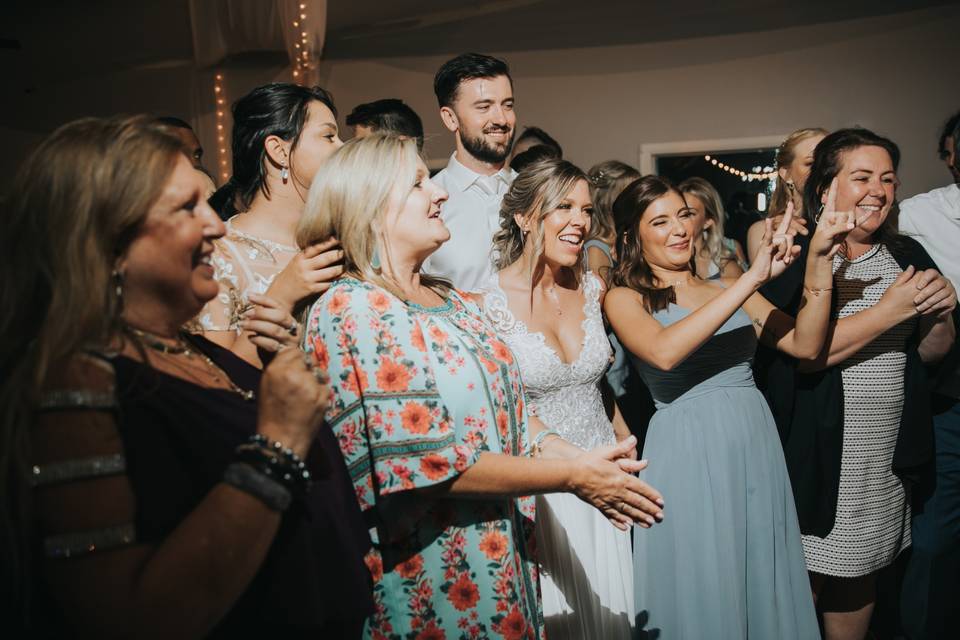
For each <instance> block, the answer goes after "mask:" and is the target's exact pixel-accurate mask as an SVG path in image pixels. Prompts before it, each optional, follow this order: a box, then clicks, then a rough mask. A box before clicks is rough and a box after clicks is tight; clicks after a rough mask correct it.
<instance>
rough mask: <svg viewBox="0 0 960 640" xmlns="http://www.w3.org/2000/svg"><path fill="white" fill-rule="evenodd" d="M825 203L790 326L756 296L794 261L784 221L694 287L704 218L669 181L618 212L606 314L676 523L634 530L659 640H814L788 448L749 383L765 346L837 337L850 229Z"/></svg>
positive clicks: (650, 474) (642, 611)
mask: <svg viewBox="0 0 960 640" xmlns="http://www.w3.org/2000/svg"><path fill="white" fill-rule="evenodd" d="M832 204H833V203H832V201H831V203H830V206H828V208H827V211H826V212H825V213H824V215H823V217H822V219H821V224H820V225H819V226H818V228H817V231H816V233H815V235H814V237H813V239H812V240H811V250H810V255H809V257H808V258H807V260H806V271H805V274H806V275H805V279H804V292H805V293H804V299H805V305H804V306H803V308H802V309H801V310H800V312H799V313H798V314H797V316H796V320H795V319H794V318H793V317H791V316H788V315H786V314H784V313H783V312H781V311H779V310H777V309H776V308H775V307H774V306H773V305H772V304H770V303H769V302H768V301H767V300H765V299H764V298H763V297H762V296H760V295H759V294H758V293H757V290H758V289H759V288H760V286H761V285H762V284H763V283H764V282H767V281H768V280H770V279H771V278H775V277H777V276H779V275H780V274H782V273H783V272H784V270H785V269H786V268H787V266H788V264H789V263H790V262H791V261H792V259H793V257H794V255H795V247H793V245H792V242H791V235H790V233H789V232H788V231H787V230H788V228H789V225H790V218H791V213H792V212H791V211H790V210H788V211H787V214H786V215H785V216H784V218H783V220H782V221H781V223H780V226H779V227H778V228H777V231H776V234H774V232H773V224H772V221H770V220H768V221H767V222H766V233H765V235H764V240H763V243H762V246H761V250H760V251H759V252H758V253H757V255H756V256H755V258H754V261H753V264H752V265H751V266H750V269H749V270H748V271H747V272H746V273H744V274H743V275H741V276H740V277H739V278H737V279H728V278H724V279H721V280H719V281H717V280H706V279H703V278H701V277H698V276H697V272H696V267H695V264H694V263H695V259H694V246H695V242H696V233H697V231H698V228H697V216H696V213H695V212H694V211H692V210H691V209H690V207H689V206H687V204H686V202H685V201H684V199H683V196H682V194H681V193H680V192H679V191H678V190H677V189H676V188H675V187H674V186H673V185H671V184H670V183H669V182H667V181H666V180H664V179H662V178H659V177H656V176H647V177H644V178H641V179H640V180H637V181H635V182H633V183H632V184H631V185H630V186H628V187H627V188H626V189H625V190H624V191H623V193H621V194H620V196H619V197H618V198H617V200H616V202H615V203H614V205H613V211H614V220H615V222H616V229H617V255H618V257H619V261H618V263H617V266H616V268H615V269H614V270H613V272H612V274H611V278H612V288H611V290H610V292H609V293H608V294H607V297H606V300H605V302H604V309H605V311H606V312H607V317H608V318H609V319H610V323H611V325H612V326H613V328H614V330H615V331H616V333H617V337H618V338H619V339H620V342H621V344H623V346H624V347H625V348H626V349H627V350H628V351H629V352H630V355H631V358H632V360H633V363H634V366H635V368H636V369H637V371H638V372H639V373H640V375H641V376H642V378H643V380H644V382H645V383H646V385H647V386H648V387H649V388H650V391H651V392H652V394H653V397H654V400H655V401H656V404H657V412H656V414H655V415H654V417H653V419H652V420H651V421H650V428H649V431H648V433H647V438H646V442H645V445H644V450H643V456H644V457H645V458H648V459H650V460H652V461H654V463H653V464H651V466H650V468H649V469H648V470H647V471H645V472H644V473H645V480H647V481H648V482H650V483H652V484H653V485H654V486H657V487H660V488H661V490H662V491H663V494H664V500H666V501H667V503H668V504H669V505H670V512H669V517H668V518H666V519H665V520H664V522H663V523H662V524H660V525H658V526H657V527H654V528H653V529H651V530H650V531H640V530H638V529H635V533H634V539H633V540H634V575H635V577H636V588H635V594H636V610H637V613H638V616H639V619H640V620H645V622H646V626H645V630H647V631H650V632H653V631H658V632H659V633H660V636H662V637H664V638H746V637H748V636H749V637H757V638H780V639H785V638H798V639H799V638H815V637H817V635H818V631H817V619H816V615H815V614H814V609H813V601H812V598H811V596H810V587H809V583H808V581H807V574H806V571H805V567H804V564H803V551H802V547H801V542H800V530H799V528H798V526H797V519H796V511H795V509H794V505H793V499H792V494H791V491H790V483H789V481H788V479H787V472H786V466H785V465H784V461H783V452H782V450H781V448H780V443H779V441H778V440H777V436H776V427H775V425H774V422H773V417H772V416H771V415H770V411H769V409H768V407H767V404H766V402H764V400H763V396H762V395H761V394H760V392H759V391H758V390H757V388H756V386H755V385H754V383H753V375H752V372H751V370H750V359H751V358H752V356H753V352H754V350H755V348H756V344H757V340H758V338H759V339H760V340H762V341H764V342H766V343H767V344H770V345H773V346H775V347H776V348H778V349H781V350H783V351H786V352H788V353H791V354H793V355H795V356H797V357H812V356H814V355H815V354H816V353H818V352H819V350H820V348H821V345H822V344H823V341H824V339H825V337H826V334H827V329H828V318H829V310H830V298H831V287H830V265H831V258H832V255H833V253H834V252H836V251H837V250H838V249H839V246H840V245H839V242H840V240H841V239H842V237H843V236H844V235H845V234H846V233H847V232H848V231H849V230H850V229H851V228H852V226H853V225H852V222H851V221H850V220H851V216H850V214H849V213H848V212H840V211H836V210H835V209H834V207H833V206H832Z"/></svg>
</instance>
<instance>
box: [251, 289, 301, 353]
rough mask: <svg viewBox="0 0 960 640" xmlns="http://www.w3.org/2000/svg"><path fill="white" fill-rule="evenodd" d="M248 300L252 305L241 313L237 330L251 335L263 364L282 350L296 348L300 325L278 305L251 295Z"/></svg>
mask: <svg viewBox="0 0 960 640" xmlns="http://www.w3.org/2000/svg"><path fill="white" fill-rule="evenodd" d="M248 297H249V300H250V302H252V303H253V306H252V307H250V308H249V309H247V310H246V311H244V312H243V320H242V321H241V322H240V328H241V329H243V330H244V331H249V332H250V334H251V335H250V342H252V343H253V344H255V345H256V346H257V349H258V350H259V351H260V356H261V360H263V362H264V364H266V363H267V360H269V359H270V358H272V357H273V355H274V354H276V353H277V352H278V351H280V350H281V349H285V348H294V349H295V348H297V347H299V343H300V327H299V324H298V323H297V321H296V319H295V318H294V317H293V316H292V315H290V313H289V312H288V311H287V310H285V309H284V308H283V307H282V306H281V305H280V303H279V302H277V301H276V300H274V299H273V298H271V297H269V296H264V295H258V294H254V293H251V294H250V295H249V296H248ZM264 356H266V359H265V358H264Z"/></svg>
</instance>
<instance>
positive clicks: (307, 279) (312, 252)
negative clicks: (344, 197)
mask: <svg viewBox="0 0 960 640" xmlns="http://www.w3.org/2000/svg"><path fill="white" fill-rule="evenodd" d="M342 260H343V251H342V250H341V249H340V242H339V241H338V240H337V239H336V238H329V239H327V240H324V241H323V242H318V243H316V244H312V245H310V246H309V247H307V248H306V249H304V250H303V251H301V252H299V253H298V254H297V255H295V256H294V257H293V259H292V260H290V264H288V265H287V266H286V267H284V269H283V271H281V272H280V273H278V274H277V276H276V277H275V278H274V279H273V283H272V284H271V285H270V288H269V289H268V290H267V294H268V295H269V296H270V297H271V298H273V299H274V300H276V301H277V302H278V303H280V304H281V305H282V306H283V308H285V309H286V310H287V311H292V310H293V308H294V306H295V305H296V304H297V303H298V302H299V301H300V300H303V299H304V298H306V297H308V296H312V295H318V294H321V293H323V292H324V291H326V290H327V289H329V288H330V285H331V284H333V281H334V280H336V279H337V278H338V277H340V275H341V274H342V273H343V265H342V264H341V261H342Z"/></svg>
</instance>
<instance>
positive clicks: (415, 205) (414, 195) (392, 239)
mask: <svg viewBox="0 0 960 640" xmlns="http://www.w3.org/2000/svg"><path fill="white" fill-rule="evenodd" d="M446 199H447V192H446V191H444V190H443V189H442V188H441V187H440V186H439V185H438V184H436V183H435V182H434V181H433V180H431V179H430V172H429V171H428V170H427V166H426V165H425V164H424V163H423V160H421V159H420V158H419V157H418V158H417V173H416V178H415V182H414V183H413V184H412V185H411V184H398V185H396V187H395V188H394V191H393V193H392V194H391V197H390V204H389V205H388V208H387V213H386V214H384V217H383V227H384V232H383V240H385V242H386V243H387V244H388V245H389V247H388V251H387V252H388V253H389V255H391V256H414V257H415V258H416V259H417V260H421V261H422V260H423V259H425V258H426V257H427V256H429V255H430V254H431V253H433V252H434V251H436V250H437V249H438V248H439V247H440V245H442V244H443V243H444V242H446V241H447V240H449V239H450V230H449V229H447V226H446V225H445V224H443V220H442V219H441V217H440V207H441V205H442V204H443V203H444V202H445V201H446Z"/></svg>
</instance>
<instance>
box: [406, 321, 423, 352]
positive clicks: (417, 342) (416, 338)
mask: <svg viewBox="0 0 960 640" xmlns="http://www.w3.org/2000/svg"><path fill="white" fill-rule="evenodd" d="M410 344H412V345H413V348H414V349H416V350H417V351H423V352H426V350H427V343H426V342H425V341H424V339H423V329H421V328H420V325H419V324H415V325H413V329H411V330H410Z"/></svg>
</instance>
